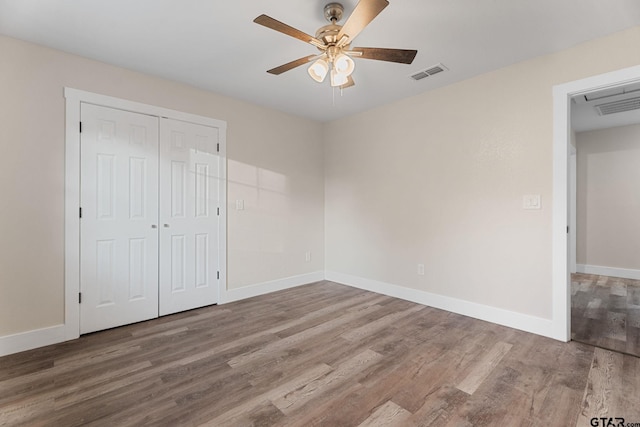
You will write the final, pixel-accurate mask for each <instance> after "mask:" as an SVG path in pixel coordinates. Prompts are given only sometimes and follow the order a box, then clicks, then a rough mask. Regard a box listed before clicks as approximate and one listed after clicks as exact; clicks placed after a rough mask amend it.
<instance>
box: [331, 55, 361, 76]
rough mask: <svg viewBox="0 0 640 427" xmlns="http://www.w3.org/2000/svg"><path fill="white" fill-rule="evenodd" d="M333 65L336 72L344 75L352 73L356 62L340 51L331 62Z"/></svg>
mask: <svg viewBox="0 0 640 427" xmlns="http://www.w3.org/2000/svg"><path fill="white" fill-rule="evenodd" d="M333 67H334V68H335V69H336V71H337V72H338V73H341V74H344V75H345V76H350V75H351V73H353V70H354V69H355V68H356V64H355V62H353V59H351V58H349V56H348V55H345V54H344V53H341V54H339V55H338V56H336V59H335V61H334V62H333Z"/></svg>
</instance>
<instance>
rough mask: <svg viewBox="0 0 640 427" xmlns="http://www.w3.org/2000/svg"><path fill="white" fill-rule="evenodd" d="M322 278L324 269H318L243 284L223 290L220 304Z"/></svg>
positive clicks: (317, 280)
mask: <svg viewBox="0 0 640 427" xmlns="http://www.w3.org/2000/svg"><path fill="white" fill-rule="evenodd" d="M321 280H324V271H316V272H313V273H307V274H301V275H299V276H292V277H286V278H284V279H277V280H271V281H269V282H263V283H258V284H255V285H250V286H243V287H241V288H236V289H227V290H222V291H221V293H220V304H226V303H229V302H233V301H239V300H242V299H246V298H251V297H257V296H258V295H264V294H268V293H271V292H276V291H282V290H284V289H289V288H295V287H296V286H301V285H306V284H309V283H314V282H319V281H321Z"/></svg>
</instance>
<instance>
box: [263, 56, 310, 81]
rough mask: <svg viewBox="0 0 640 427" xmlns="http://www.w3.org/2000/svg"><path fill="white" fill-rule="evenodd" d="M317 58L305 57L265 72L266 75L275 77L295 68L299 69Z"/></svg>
mask: <svg viewBox="0 0 640 427" xmlns="http://www.w3.org/2000/svg"><path fill="white" fill-rule="evenodd" d="M317 57H318V55H309V56H305V57H304V58H300V59H296V60H295V61H291V62H288V63H286V64H284V65H281V66H279V67H276V68H272V69H271V70H269V71H267V73H269V74H275V75H276V76H277V75H280V74H282V73H284V72H285V71H289V70H293V69H294V68H296V67H299V66H301V65H304V64H308V63H309V62H311V61H313V60H314V59H316V58H317Z"/></svg>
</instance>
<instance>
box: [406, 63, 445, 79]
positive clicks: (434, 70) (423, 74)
mask: <svg viewBox="0 0 640 427" xmlns="http://www.w3.org/2000/svg"><path fill="white" fill-rule="evenodd" d="M447 70H448V68H447V67H445V66H444V65H442V64H437V65H434V66H432V67H429V68H427V69H426V70H422V71H419V72H417V73H415V74H412V75H411V78H412V79H413V80H416V81H417V80H422V79H424V78H427V77H431V76H433V75H434V74H438V73H441V72H443V71H447Z"/></svg>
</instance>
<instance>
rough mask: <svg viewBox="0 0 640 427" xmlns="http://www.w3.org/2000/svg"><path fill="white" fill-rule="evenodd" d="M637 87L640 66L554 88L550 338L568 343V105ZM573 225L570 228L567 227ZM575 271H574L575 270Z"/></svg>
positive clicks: (571, 214) (570, 252)
mask: <svg viewBox="0 0 640 427" xmlns="http://www.w3.org/2000/svg"><path fill="white" fill-rule="evenodd" d="M637 83H640V66H635V67H630V68H626V69H622V70H618V71H614V72H610V73H606V74H602V75H598V76H593V77H589V78H586V79H582V80H576V81H573V82H569V83H564V84H561V85H557V86H555V87H554V88H553V99H554V126H553V128H554V145H553V147H554V149H553V171H554V172H553V221H552V223H553V231H552V253H553V257H552V272H553V274H552V276H553V277H552V283H553V286H552V288H553V291H552V299H553V321H552V324H553V336H554V337H555V338H556V339H559V340H562V341H569V340H570V339H571V333H572V330H571V277H570V274H571V272H572V268H575V267H574V263H573V262H571V259H572V257H574V254H575V249H572V245H571V244H570V242H571V238H570V237H571V236H570V234H569V233H570V231H573V230H575V209H574V210H573V212H572V211H571V210H570V207H571V202H572V197H571V191H570V179H569V170H570V159H571V151H570V147H571V146H572V144H571V138H572V132H571V102H572V99H573V98H574V97H575V96H579V95H585V94H589V93H592V92H596V91H600V90H604V89H613V88H619V87H621V86H625V85H631V84H637ZM569 225H572V226H573V227H569ZM574 271H575V270H574Z"/></svg>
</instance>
